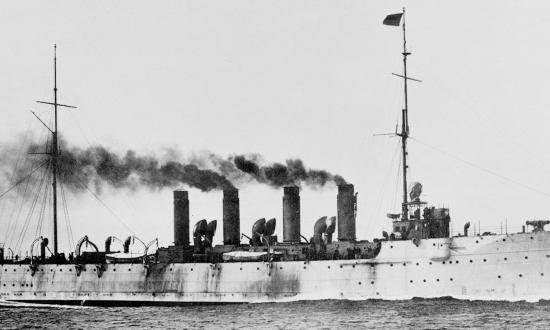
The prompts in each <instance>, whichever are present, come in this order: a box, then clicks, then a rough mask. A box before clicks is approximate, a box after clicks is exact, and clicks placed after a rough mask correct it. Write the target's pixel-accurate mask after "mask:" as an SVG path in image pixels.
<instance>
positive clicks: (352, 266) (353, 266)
mask: <svg viewBox="0 0 550 330" xmlns="http://www.w3.org/2000/svg"><path fill="white" fill-rule="evenodd" d="M351 268H355V265H351ZM304 269H306V267H304Z"/></svg>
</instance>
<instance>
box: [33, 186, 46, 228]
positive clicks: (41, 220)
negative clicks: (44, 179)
mask: <svg viewBox="0 0 550 330" xmlns="http://www.w3.org/2000/svg"><path fill="white" fill-rule="evenodd" d="M48 188H49V187H48V185H46V187H45V189H44V198H43V199H42V207H41V208H40V212H39V213H38V224H37V226H36V231H35V234H34V237H38V236H39V234H41V233H42V225H43V224H44V216H45V213H46V205H47V204H48V191H49V189H48Z"/></svg>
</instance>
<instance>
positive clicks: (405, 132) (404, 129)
mask: <svg viewBox="0 0 550 330" xmlns="http://www.w3.org/2000/svg"><path fill="white" fill-rule="evenodd" d="M402 54H403V80H404V82H405V84H404V88H403V89H404V94H405V108H404V109H403V118H402V124H401V134H399V136H401V152H402V156H403V203H402V205H401V208H402V217H403V220H407V219H408V218H409V208H408V196H407V167H408V165H407V155H408V153H407V138H408V137H409V102H408V97H407V80H408V79H407V56H409V55H410V54H411V53H409V52H407V39H406V34H405V8H403V53H402Z"/></svg>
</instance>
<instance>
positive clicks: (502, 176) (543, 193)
mask: <svg viewBox="0 0 550 330" xmlns="http://www.w3.org/2000/svg"><path fill="white" fill-rule="evenodd" d="M409 138H410V139H412V140H414V141H416V142H418V143H419V144H421V145H423V146H425V147H428V148H430V149H433V150H435V151H438V152H440V153H442V154H444V155H446V156H448V157H451V158H453V159H455V160H458V161H459V162H461V163H464V164H466V165H469V166H471V167H473V168H476V169H478V170H480V171H483V172H486V173H488V174H491V175H492V176H495V177H497V178H499V179H502V180H504V181H508V182H510V183H513V184H515V185H517V186H520V187H522V188H525V189H528V190H531V191H533V192H536V193H538V194H541V195H544V196H546V197H550V194H549V193H546V192H544V191H542V190H538V189H537V188H533V187H531V186H528V185H526V184H524V183H521V182H519V181H516V180H514V179H511V178H509V177H507V176H504V175H502V174H499V173H497V172H494V171H491V170H489V169H487V168H485V167H482V166H479V165H476V164H474V163H472V162H470V161H467V160H464V159H462V158H460V157H458V156H455V155H453V154H451V153H449V152H447V151H445V150H442V149H439V148H436V147H434V146H432V145H429V144H427V143H425V142H422V141H420V140H418V139H416V138H413V137H411V136H409Z"/></svg>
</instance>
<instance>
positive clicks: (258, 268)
mask: <svg viewBox="0 0 550 330" xmlns="http://www.w3.org/2000/svg"><path fill="white" fill-rule="evenodd" d="M304 268H305V267H304ZM256 270H260V267H256Z"/></svg>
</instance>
